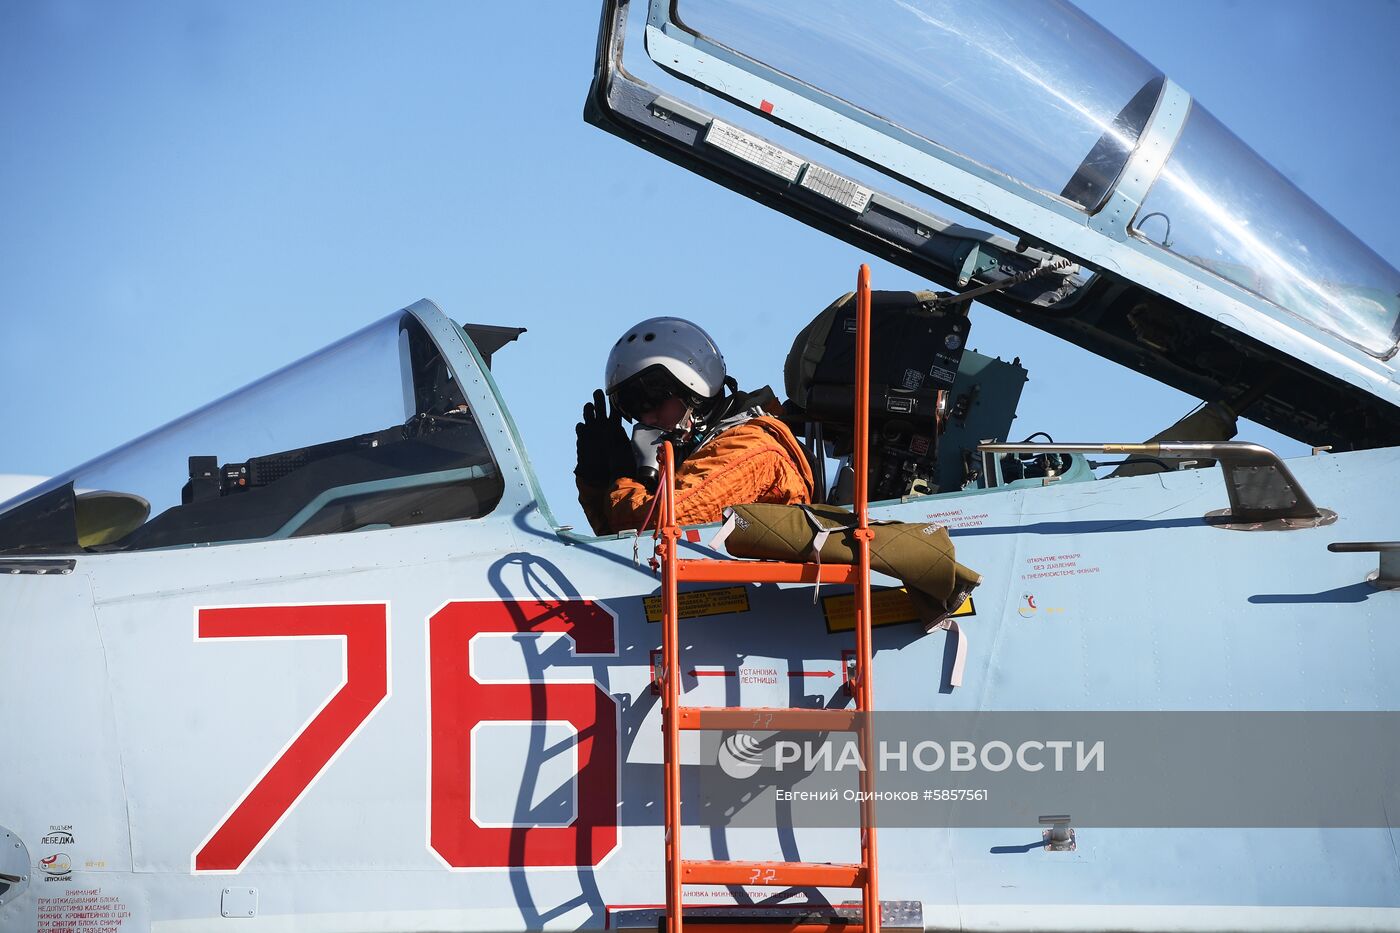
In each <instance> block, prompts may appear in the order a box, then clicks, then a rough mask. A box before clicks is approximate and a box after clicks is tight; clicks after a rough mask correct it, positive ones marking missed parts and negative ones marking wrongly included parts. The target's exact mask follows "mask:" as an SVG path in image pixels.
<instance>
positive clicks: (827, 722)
mask: <svg viewBox="0 0 1400 933" xmlns="http://www.w3.org/2000/svg"><path fill="white" fill-rule="evenodd" d="M678 712H679V713H680V716H679V717H678V719H677V723H676V725H677V726H678V727H679V728H681V729H757V730H767V729H773V730H778V729H790V730H792V731H795V732H855V731H856V729H857V723H858V722H859V721H860V720H859V719H857V718H856V717H857V716H858V715H859V713H857V712H856V710H853V709H796V708H791V707H781V706H774V707H764V706H682V707H681V708H680V709H679V710H678Z"/></svg>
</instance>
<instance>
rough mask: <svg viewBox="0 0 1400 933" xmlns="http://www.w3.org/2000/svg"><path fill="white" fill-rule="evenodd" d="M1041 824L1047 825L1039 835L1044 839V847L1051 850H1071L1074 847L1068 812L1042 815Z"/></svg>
mask: <svg viewBox="0 0 1400 933" xmlns="http://www.w3.org/2000/svg"><path fill="white" fill-rule="evenodd" d="M1040 825H1041V826H1049V827H1050V828H1049V829H1046V830H1042V831H1041V833H1040V835H1041V837H1042V838H1043V839H1044V840H1045V848H1046V849H1047V850H1049V851H1051V852H1073V851H1074V849H1075V841H1074V830H1073V829H1070V826H1069V814H1068V813H1065V814H1056V815H1054V816H1042V817H1041V818H1040Z"/></svg>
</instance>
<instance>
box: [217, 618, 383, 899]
mask: <svg viewBox="0 0 1400 933" xmlns="http://www.w3.org/2000/svg"><path fill="white" fill-rule="evenodd" d="M318 636H320V637H325V636H337V637H340V638H343V639H345V682H344V683H343V684H342V685H341V687H340V689H339V690H337V691H336V693H335V695H334V696H332V697H331V698H330V700H329V701H328V702H327V703H326V705H325V706H323V707H322V708H321V710H320V711H319V712H318V713H316V715H315V716H313V717H312V719H311V721H310V722H308V723H307V724H306V725H305V726H304V727H303V728H302V730H301V732H300V733H299V734H298V735H297V736H296V737H295V738H294V739H292V741H291V743H290V744H289V745H288V746H287V748H286V750H285V751H283V752H282V754H281V755H279V756H278V757H277V759H276V760H275V761H274V762H273V763H272V764H271V765H270V766H269V767H268V769H267V771H265V772H264V773H263V775H262V777H260V778H258V780H257V781H256V782H255V783H254V784H253V786H252V788H251V789H250V790H249V791H248V792H247V793H246V794H244V796H243V799H241V800H240V801H239V802H238V803H237V805H235V806H234V808H233V810H232V811H230V813H229V814H228V816H226V817H224V819H223V822H221V823H219V825H218V826H216V827H214V831H213V832H212V833H210V834H209V838H208V839H207V840H206V841H205V842H204V844H203V845H202V846H200V848H199V850H198V851H197V852H195V854H194V870H195V871H197V872H201V871H208V872H236V871H238V870H239V869H241V868H242V867H243V864H244V863H245V862H246V861H247V860H248V858H249V856H251V855H252V854H253V853H254V852H255V851H257V849H258V847H259V846H261V845H262V844H263V842H264V841H265V840H266V839H267V837H268V836H269V835H270V834H271V833H272V830H273V829H274V828H276V826H277V824H278V823H279V822H280V821H281V820H282V818H283V817H285V816H286V815H287V814H288V813H289V812H291V809H292V807H294V806H295V805H296V802H297V801H298V800H299V799H300V798H301V796H302V794H304V793H306V790H307V788H309V787H310V786H311V784H312V782H313V781H315V780H316V778H317V776H318V775H320V773H321V772H322V771H323V770H324V769H325V767H326V765H327V764H329V763H330V761H331V759H332V758H333V757H335V755H336V754H337V753H338V752H339V751H340V750H341V749H342V748H344V747H345V745H346V744H347V743H348V742H349V741H350V738H351V736H353V735H354V734H355V731H356V730H357V729H359V727H360V726H361V725H362V724H363V723H364V722H365V720H366V719H368V718H369V715H370V714H371V713H373V712H374V710H375V709H376V708H377V707H378V706H379V704H380V703H382V702H383V701H384V698H385V697H387V696H388V695H389V622H388V609H387V607H386V606H385V605H384V604H383V603H373V604H357V605H331V606H240V607H237V608H227V609H201V610H199V617H198V637H199V638H259V639H260V638H311V637H318Z"/></svg>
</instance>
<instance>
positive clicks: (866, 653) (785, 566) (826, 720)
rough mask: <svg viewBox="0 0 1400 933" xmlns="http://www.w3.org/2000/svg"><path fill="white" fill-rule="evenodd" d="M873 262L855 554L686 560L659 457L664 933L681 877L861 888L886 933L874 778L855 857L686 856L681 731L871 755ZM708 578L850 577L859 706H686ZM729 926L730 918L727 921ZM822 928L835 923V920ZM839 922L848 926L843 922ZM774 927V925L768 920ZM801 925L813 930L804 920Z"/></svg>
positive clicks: (862, 324)
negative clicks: (697, 613) (820, 744)
mask: <svg viewBox="0 0 1400 933" xmlns="http://www.w3.org/2000/svg"><path fill="white" fill-rule="evenodd" d="M869 370H870V267H869V266H867V265H862V266H861V267H860V274H859V276H858V277H857V283H856V399H855V439H854V444H853V446H854V461H855V462H854V469H855V514H856V519H857V526H856V530H855V539H856V554H857V562H856V563H855V564H854V565H848V564H799V563H780V562H774V561H744V560H681V559H679V558H678V557H677V556H676V546H677V542H678V541H679V539H680V536H681V530H680V528H679V527H677V525H676V502H675V463H674V454H673V453H672V450H671V445H670V444H669V443H668V444H665V445H664V446H663V450H662V460H661V466H662V470H661V490H662V491H661V497H662V498H661V514H660V517H659V519H658V522H657V523H658V525H659V527H660V531H661V543H660V545H659V548H658V551H659V555H660V561H661V591H662V597H663V599H662V622H663V626H662V661H661V666H660V670H659V671H658V675H657V680H658V682H659V686H660V688H661V723H662V729H663V731H664V733H665V751H664V762H665V769H664V770H665V802H666V933H682V929H681V928H682V919H683V918H682V914H681V910H682V907H681V886H682V885H683V884H717V885H743V884H756V885H771V886H782V887H787V886H814V887H831V888H860V890H861V905H862V907H861V916H862V918H863V922H862V923H861V924H860V927H861V933H880V920H881V909H880V896H879V883H878V872H877V859H876V846H875V821H874V812H875V811H874V806H875V805H874V802H873V797H872V795H871V794H870V791H872V790H873V785H872V782H873V777H872V776H871V775H870V774H869V771H868V769H863V770H862V771H861V775H860V789H861V790H862V791H863V792H865V793H863V794H862V802H861V804H860V807H861V819H860V825H861V835H860V861H859V862H857V863H850V864H830V863H814V862H741V861H697V860H693V859H683V858H682V857H681V794H680V785H681V765H680V733H681V730H683V729H746V728H747V729H763V730H775V729H792V730H802V731H844V732H856V733H857V734H858V735H859V739H860V743H861V757H862V760H864V761H867V762H869V761H873V760H874V758H873V756H872V755H871V748H870V742H871V736H870V730H869V729H868V728H866V724H867V723H868V721H869V719H868V717H865V716H862V715H861V714H863V713H868V712H870V711H871V709H872V708H873V703H874V690H873V686H872V684H871V681H870V654H871V648H870V624H871V616H870V541H871V539H872V538H873V537H874V535H873V533H872V532H871V530H870V525H869V517H868V515H867V514H866V513H867V509H866V505H867V502H866V495H867V489H866V485H867V478H868V475H869V470H868V467H867V456H868V454H867V450H866V447H867V445H868V440H867V438H868V434H869V411H870V398H869V396H870V388H869ZM682 580H685V581H688V582H696V583H700V582H704V583H818V582H821V583H849V584H853V585H854V586H855V590H856V592H855V596H856V626H855V628H856V656H855V674H854V676H853V677H852V678H851V681H850V686H851V690H852V693H853V694H854V696H855V701H856V702H855V709H854V710H849V709H846V710H837V709H764V708H756V707H683V706H681V704H680V671H681V666H680V625H679V623H680V613H679V610H678V596H677V587H678V585H679V583H680V581H682ZM726 926H730V925H729V924H726ZM818 926H820V928H821V929H824V930H827V931H830V930H832V929H835V925H833V924H827V925H825V926H821V925H818ZM841 926H843V927H844V924H842V925H841ZM765 929H766V930H769V931H772V930H773V929H774V927H773V926H771V925H770V926H767V927H765ZM803 933H816V931H808V930H807V929H806V925H804V928H803Z"/></svg>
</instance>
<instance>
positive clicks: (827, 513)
mask: <svg viewBox="0 0 1400 933" xmlns="http://www.w3.org/2000/svg"><path fill="white" fill-rule="evenodd" d="M855 527H856V517H855V515H854V514H853V513H851V512H849V511H847V510H846V509H843V508H839V507H837V506H833V505H768V504H763V503H754V504H750V505H736V506H734V507H733V508H732V509H728V510H726V524H725V530H726V531H727V534H724V532H722V533H721V534H724V537H723V539H722V543H723V544H724V545H725V547H726V548H727V549H728V551H729V553H730V554H732V555H734V556H735V557H747V558H756V559H760V560H784V561H805V562H811V561H816V562H831V563H837V564H852V563H855V561H856V549H855V544H856V540H855V535H854V533H853V532H854V530H855ZM870 527H871V530H872V531H873V532H874V533H875V538H874V540H873V541H871V543H870V568H871V569H872V570H874V571H876V572H878V573H884V574H888V575H889V576H892V577H896V578H898V579H899V580H900V581H901V582H902V583H903V584H904V585H905V586H906V587H907V588H908V589H909V593H910V596H911V597H913V598H914V602H915V605H916V606H918V607H919V609H920V612H921V614H923V615H924V621H925V622H926V623H933V622H937V621H939V620H941V619H942V618H943V617H944V616H946V615H947V614H948V613H949V612H951V611H952V610H954V609H956V608H957V607H958V606H959V605H961V604H962V601H963V599H964V598H966V596H967V594H968V593H969V592H971V590H972V588H973V587H975V586H976V585H977V584H978V583H980V582H981V581H982V577H981V575H979V574H978V573H976V572H975V571H973V570H971V569H969V568H967V567H964V566H963V565H962V564H960V563H958V561H957V558H956V555H955V552H954V548H953V542H952V541H951V540H950V539H949V538H948V531H947V529H946V528H944V527H943V526H942V525H936V524H932V523H927V524H925V523H904V522H872V523H871V526H870Z"/></svg>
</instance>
